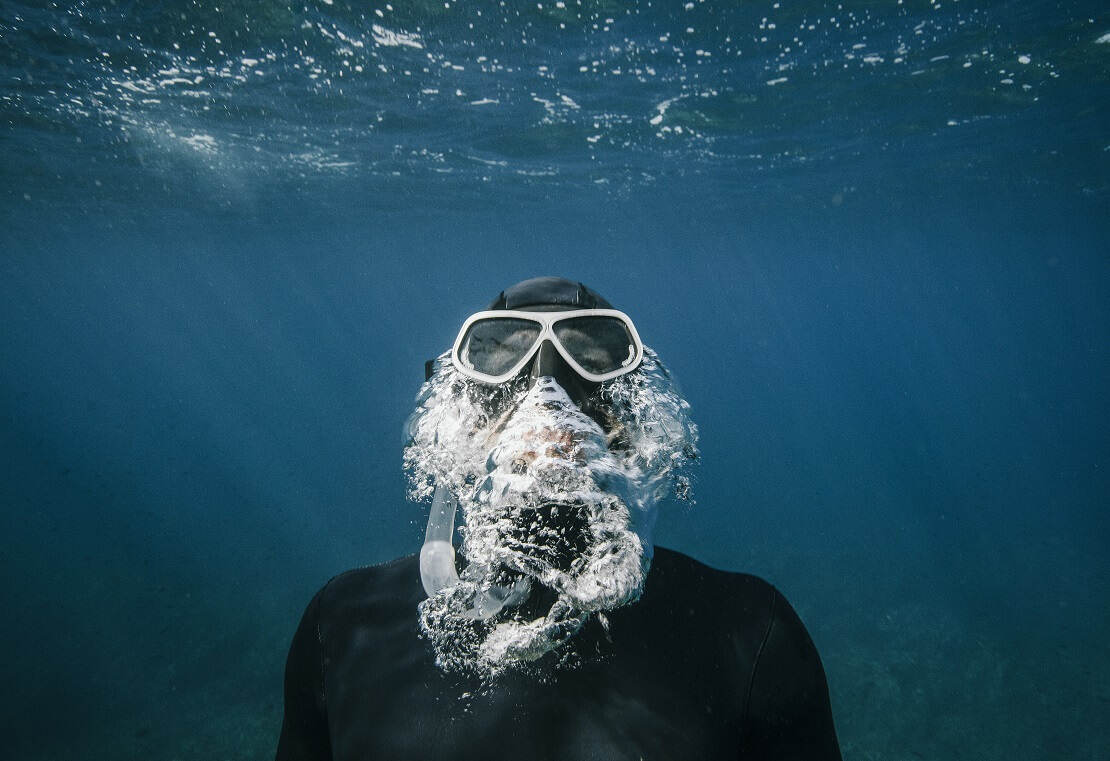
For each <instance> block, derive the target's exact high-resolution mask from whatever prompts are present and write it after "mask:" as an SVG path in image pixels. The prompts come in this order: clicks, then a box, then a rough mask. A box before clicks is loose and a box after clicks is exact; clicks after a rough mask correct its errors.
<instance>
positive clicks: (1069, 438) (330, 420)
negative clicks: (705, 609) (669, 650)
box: [0, 0, 1110, 761]
mask: <svg viewBox="0 0 1110 761" xmlns="http://www.w3.org/2000/svg"><path fill="white" fill-rule="evenodd" d="M0 53H2V55H0V125H2V132H0V227H2V229H3V231H4V233H3V235H2V236H0V570H2V577H0V581H2V583H0V609H2V610H3V622H4V625H3V627H0V652H3V653H5V654H6V657H5V658H3V660H2V664H0V684H3V685H5V689H4V690H3V691H2V693H0V735H2V736H3V737H4V751H3V755H4V757H5V758H12V759H35V760H37V759H73V758H90V759H91V758H111V759H120V758H135V759H194V758H195V759H211V758H226V759H255V758H259V759H261V758H268V757H271V756H272V754H273V750H274V747H275V745H276V739H277V731H278V726H279V723H280V717H281V676H282V669H283V666H284V657H285V652H286V649H287V648H288V645H289V641H290V639H291V637H292V633H293V629H294V627H295V625H296V623H297V621H298V620H299V617H300V615H301V612H302V611H303V608H304V605H305V604H306V603H307V601H308V600H309V598H310V597H311V595H312V594H313V592H314V591H315V590H316V589H317V588H318V587H319V586H320V585H321V584H323V583H324V582H325V581H326V580H327V579H328V578H329V577H330V576H331V575H333V574H335V573H337V572H339V571H341V570H344V569H346V568H350V567H354V566H359V565H365V564H368V563H376V562H381V561H385V560H388V559H391V558H394V557H397V556H400V555H406V554H409V553H412V552H415V551H417V550H418V548H419V546H420V542H421V540H422V537H423V530H424V522H425V520H426V518H427V511H428V506H427V505H422V504H414V503H409V502H407V501H406V500H405V486H406V484H405V478H404V474H403V472H402V466H401V450H402V445H403V438H402V429H403V426H404V422H405V419H406V418H407V417H408V415H409V413H410V412H411V410H412V407H413V404H414V399H415V396H416V393H417V391H418V390H419V388H420V384H421V382H422V381H423V377H424V376H423V363H424V361H425V360H427V359H429V358H432V357H434V356H436V355H438V354H439V353H440V352H442V351H443V350H445V349H446V348H448V347H449V346H450V343H451V341H452V340H453V339H454V336H455V332H456V331H457V330H458V327H459V325H461V323H462V321H463V320H464V319H465V318H466V317H467V316H468V315H469V314H470V313H472V312H473V311H476V310H477V309H480V308H483V307H484V306H485V305H486V304H487V303H488V302H489V301H490V300H491V299H492V298H493V297H494V296H496V295H497V293H498V291H500V290H501V289H502V288H504V287H506V286H507V285H510V284H512V283H514V282H516V281H518V280H521V279H523V278H526V277H532V276H535V275H541V274H554V275H561V276H564V277H570V278H574V279H578V280H581V281H583V282H585V283H586V284H588V285H590V286H591V287H593V288H595V289H597V290H598V291H599V292H601V293H602V294H604V295H605V296H606V298H608V299H609V300H610V301H612V302H613V304H614V305H615V306H617V307H618V308H620V309H623V310H625V311H626V312H628V313H629V314H630V315H631V316H632V317H633V319H634V320H635V321H636V325H637V328H638V330H639V333H640V335H641V336H642V337H643V339H644V342H645V343H646V344H647V345H649V346H651V347H652V348H654V349H655V350H656V351H657V352H658V353H659V356H660V357H661V358H662V359H663V360H664V361H665V362H666V364H667V366H668V367H669V368H670V369H671V371H672V372H673V373H674V376H675V377H676V378H677V380H678V382H679V384H680V386H681V388H682V390H683V392H684V393H685V395H686V398H687V399H688V400H689V402H690V405H691V415H692V417H693V418H694V420H695V421H696V423H697V425H698V427H699V431H700V443H699V447H700V450H701V458H700V462H699V463H698V464H697V466H696V467H695V468H694V470H693V488H692V496H693V498H694V500H695V502H694V503H693V504H686V503H682V502H676V501H673V500H672V501H671V502H669V503H666V504H664V505H663V506H662V508H661V515H660V520H659V525H658V528H657V530H656V541H657V543H658V544H659V545H662V546H667V547H671V548H674V549H677V550H680V551H683V552H686V553H687V554H690V555H692V556H693V557H695V558H697V559H699V560H702V561H703V562H706V563H709V564H711V565H714V566H717V567H721V568H727V569H732V570H741V571H747V572H752V573H757V574H759V575H762V576H764V577H766V578H767V579H769V580H770V581H772V582H773V583H774V584H776V585H777V586H778V587H779V588H780V589H781V590H782V591H783V592H784V593H785V594H786V595H787V597H788V598H789V599H790V600H791V602H792V603H793V605H794V606H795V608H796V609H797V610H798V611H799V613H800V614H801V616H802V618H803V620H804V621H805V622H806V625H807V626H808V628H809V630H810V632H811V634H812V636H813V638H814V640H815V642H816V643H817V646H818V648H819V650H820V651H821V654H822V657H823V659H824V663H825V668H826V671H827V673H828V677H829V683H830V689H831V693H832V701H833V711H834V715H835V717H836V721H837V727H838V732H839V736H840V740H841V745H842V747H843V749H844V752H845V756H846V757H847V758H857V759H911V758H912V759H937V760H938V761H939V760H941V759H945V760H947V759H960V758H964V759H970V758H980V759H1012V758H1023V759H1059V758H1069V759H1090V760H1094V759H1106V758H1108V757H1110V731H1108V730H1107V728H1106V722H1105V718H1106V716H1107V714H1108V710H1110V637H1108V633H1110V584H1108V583H1107V573H1108V571H1110V549H1108V548H1110V517H1108V511H1107V507H1108V506H1110V436H1108V433H1107V431H1108V430H1110V400H1108V394H1107V389H1108V388H1110V298H1108V295H1110V243H1108V241H1110V234H1108V233H1110V224H1108V223H1110V214H1108V212H1110V117H1108V111H1107V103H1110V12H1108V11H1107V9H1106V7H1105V4H1103V3H1095V2H1043V1H1037V2H1019V1H1018V0H1009V1H1005V2H992V3H985V2H979V3H976V2H966V1H965V0H958V1H957V0H940V1H939V2H924V1H919V0H905V1H904V2H903V1H902V0H891V1H890V2H875V1H867V2H849V1H847V0H843V1H842V2H813V3H793V2H787V1H786V0H779V1H778V2H775V1H774V0H766V1H745V2H712V1H709V0H706V1H705V2H698V1H694V2H685V3H683V2H661V1H660V0H651V1H650V2H648V0H641V1H640V2H633V1H631V0H629V1H627V2H621V1H619V0H581V1H579V0H562V1H561V2H550V1H549V0H540V1H539V2H527V3H525V2H509V1H508V0H505V2H500V0H467V1H466V2H463V1H462V0H437V1H436V2H432V1H431V0H427V1H426V2H424V1H405V0H393V2H392V3H385V2H376V1H375V0H370V1H368V2H365V3H363V2H346V1H345V0H307V2H297V3H288V2H265V1H263V2H257V1H255V2H243V0H227V2H223V3H219V4H209V3H197V2H189V1H186V0H167V1H166V2H158V3H139V2H123V1H122V0H120V1H116V2H113V1H111V0H98V1H95V2H94V1H91V0H90V1H87V2H76V3H51V2H14V1H11V0H5V1H3V2H0ZM724 604H727V601H722V605H724ZM414 615H415V613H414ZM1100 717H1102V718H1100Z"/></svg>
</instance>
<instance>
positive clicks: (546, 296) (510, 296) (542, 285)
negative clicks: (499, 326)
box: [489, 277, 613, 309]
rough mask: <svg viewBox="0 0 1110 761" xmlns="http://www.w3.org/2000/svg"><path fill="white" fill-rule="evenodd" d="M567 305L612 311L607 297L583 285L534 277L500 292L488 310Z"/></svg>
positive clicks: (564, 280) (550, 278)
mask: <svg viewBox="0 0 1110 761" xmlns="http://www.w3.org/2000/svg"><path fill="white" fill-rule="evenodd" d="M532 306H565V307H570V308H572V309H612V308H613V305H612V304H610V303H609V302H608V301H606V300H605V298H604V297H603V296H602V295H601V294H599V293H597V292H596V291H593V290H590V289H589V288H587V287H586V286H585V285H584V284H582V283H576V282H574V281H573V280H567V279H565V278H561V277H534V278H531V279H530V280H524V281H522V282H519V283H517V284H516V285H514V286H511V287H509V288H506V289H505V290H503V291H501V295H499V296H498V297H497V298H496V299H494V300H493V302H492V303H491V304H490V305H489V309H522V308H524V307H532Z"/></svg>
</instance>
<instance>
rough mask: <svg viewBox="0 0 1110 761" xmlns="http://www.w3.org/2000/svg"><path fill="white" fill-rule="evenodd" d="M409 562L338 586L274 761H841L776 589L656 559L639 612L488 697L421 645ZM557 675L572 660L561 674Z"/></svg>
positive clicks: (323, 609)
mask: <svg viewBox="0 0 1110 761" xmlns="http://www.w3.org/2000/svg"><path fill="white" fill-rule="evenodd" d="M424 597H425V594H424V590H423V588H422V587H421V584H420V573H419V569H418V563H417V559H416V557H415V556H411V557H407V558H403V559H401V560H397V561H394V562H392V563H388V564H386V565H381V566H375V567H371V568H362V569H358V570H354V571H348V572H347V573H344V574H341V575H339V576H337V577H335V578H334V579H332V580H331V581H330V582H328V584H327V585H326V586H325V587H324V588H323V589H321V590H320V591H319V592H318V593H317V594H316V596H315V597H314V598H313V599H312V602H311V603H309V606H308V609H307V610H306V612H305V614H304V618H303V619H302V621H301V624H300V627H299V628H298V629H297V632H296V634H295V635H294V638H293V644H292V647H291V648H290V651H289V660H288V663H287V664H286V673H285V718H284V721H283V724H282V729H281V739H280V741H279V743H278V751H277V758H278V760H279V761H293V760H295V759H296V760H300V759H335V761H370V760H371V759H387V760H388V761H404V760H406V759H413V760H414V761H415V760H417V759H418V760H419V761H434V760H435V759H482V760H483V761H486V760H487V759H488V760H493V759H514V761H519V760H520V759H529V760H532V759H537V760H544V759H552V760H554V759H559V760H560V761H564V760H569V761H575V760H577V759H598V760H599V761H600V760H602V759H604V761H617V760H619V759H645V760H647V761H655V760H657V759H681V760H682V761H690V760H697V759H768V760H770V759H799V760H804V761H822V760H823V759H839V758H840V749H839V747H838V745H837V740H836V732H835V731H834V729H833V721H832V714H831V711H830V707H829V693H828V687H827V684H826V682H825V673H824V670H823V669H822V667H821V660H820V658H819V657H818V654H817V650H816V648H815V647H814V645H813V642H812V640H811V639H810V637H809V635H808V634H807V633H806V630H805V628H804V627H803V626H802V622H801V621H800V620H799V619H798V616H797V614H795V612H794V610H793V609H792V608H791V607H790V605H789V604H788V603H787V602H786V600H785V599H784V598H783V597H782V595H780V594H779V593H778V591H777V590H776V589H775V588H774V587H772V586H771V585H770V584H768V583H767V582H765V581H763V580H762V579H759V578H757V577H755V576H750V575H747V574H737V573H726V572H723V571H717V570H714V569H711V568H708V567H707V566H704V565H702V564H701V563H698V562H697V561H694V560H692V559H690V558H688V557H686V556H685V555H681V554H679V553H676V552H672V551H670V550H665V549H662V548H659V549H657V550H656V552H655V559H654V561H653V562H652V567H651V572H650V574H649V576H648V579H647V583H646V585H645V588H644V593H643V596H642V597H641V598H640V600H639V601H637V602H635V603H632V604H631V605H627V606H625V607H622V608H618V609H616V610H612V611H609V612H608V613H606V614H605V618H606V619H607V620H608V629H607V630H606V627H605V626H604V624H603V623H602V621H601V620H600V619H599V617H597V616H592V617H591V618H590V620H589V621H588V622H587V624H586V625H585V626H584V627H583V628H582V630H581V631H579V632H578V634H577V635H575V637H573V638H572V639H571V642H570V644H569V646H568V647H569V649H570V650H571V651H572V652H571V653H570V654H569V655H568V654H567V653H566V652H565V651H564V652H559V653H548V654H547V655H545V656H544V657H543V658H542V659H540V660H539V661H538V662H537V663H535V664H532V665H531V666H529V667H528V668H527V669H524V670H511V671H510V672H509V673H507V674H504V675H502V676H500V677H498V679H497V680H496V682H495V683H494V684H492V685H490V686H483V685H482V684H481V683H480V682H479V681H478V680H477V679H474V678H470V677H466V676H462V675H459V674H453V673H444V672H443V671H442V670H440V669H439V668H438V667H437V666H436V665H435V662H434V658H433V654H432V648H431V646H430V645H429V643H428V642H427V641H425V640H422V639H421V638H420V635H419V627H418V624H417V614H416V606H417V604H418V603H419V602H420V601H421V600H423V599H424ZM560 661H563V662H562V663H560Z"/></svg>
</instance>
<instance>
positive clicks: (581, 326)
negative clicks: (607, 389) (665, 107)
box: [552, 316, 636, 375]
mask: <svg viewBox="0 0 1110 761" xmlns="http://www.w3.org/2000/svg"><path fill="white" fill-rule="evenodd" d="M552 330H553V331H554V332H555V337H556V338H558V339H559V343H561V344H562V345H563V348H564V349H566V350H567V352H568V353H569V354H570V355H571V356H572V357H574V359H575V361H576V362H578V364H580V365H582V369H584V370H585V371H586V372H590V373H596V374H597V375H601V374H603V373H611V372H613V371H614V370H619V369H621V368H622V367H627V366H628V364H629V363H630V362H632V360H633V359H635V358H636V342H635V340H634V339H633V338H632V334H631V333H630V332H629V331H628V327H627V326H625V324H624V322H623V321H622V320H620V319H618V318H616V317H601V316H590V317H568V318H566V319H564V320H559V321H558V322H557V323H555V325H554V326H553V327H552Z"/></svg>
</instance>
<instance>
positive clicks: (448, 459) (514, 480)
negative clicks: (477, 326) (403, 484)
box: [405, 350, 697, 676]
mask: <svg viewBox="0 0 1110 761" xmlns="http://www.w3.org/2000/svg"><path fill="white" fill-rule="evenodd" d="M586 406H587V407H589V408H590V409H591V410H592V411H594V416H591V415H588V414H586V412H584V411H583V410H581V409H580V408H579V407H578V406H577V405H576V404H575V403H574V402H572V401H571V400H570V398H569V397H568V396H567V395H566V392H565V391H564V390H563V389H562V388H561V387H560V386H559V385H558V384H557V383H556V382H555V381H554V380H553V379H550V378H543V379H540V380H539V381H537V383H536V384H535V385H534V386H533V388H531V389H529V388H528V387H527V384H526V383H524V382H523V381H522V382H519V383H510V384H504V385H501V386H497V387H491V386H487V385H484V384H480V383H476V382H474V381H471V380H470V379H468V378H465V377H464V376H462V375H461V374H459V373H458V372H457V371H455V369H454V367H453V366H452V364H451V362H450V359H449V358H447V357H446V356H445V357H441V358H440V359H439V360H438V361H437V365H436V371H435V373H434V374H433V376H432V378H431V379H430V380H429V381H428V383H426V384H425V386H424V388H423V389H422V390H421V393H420V396H419V398H418V406H417V409H416V411H415V412H414V413H413V415H412V416H411V417H410V419H409V422H408V425H407V433H408V439H409V443H408V446H407V447H406V449H405V467H406V470H407V472H408V475H409V484H410V496H411V497H413V498H414V499H418V500H425V501H426V500H428V499H430V498H431V496H432V495H433V493H434V492H435V490H436V489H437V488H439V489H447V490H449V491H450V493H451V494H452V495H453V496H454V497H455V498H457V499H458V503H459V506H460V508H461V509H462V514H463V526H462V527H460V530H459V532H460V534H461V535H462V537H463V543H462V548H461V552H462V554H463V556H464V557H465V558H466V561H467V565H466V567H465V569H464V570H463V571H462V573H461V574H460V576H459V579H458V582H457V583H455V584H452V585H449V586H448V587H446V588H444V589H440V590H439V591H438V592H436V593H435V594H433V595H432V597H430V598H429V599H428V600H426V601H425V602H424V603H422V604H421V610H420V612H421V627H422V630H423V633H424V634H425V636H426V637H427V638H428V639H429V640H430V641H431V643H432V645H433V647H434V648H435V651H436V657H437V662H438V663H439V664H440V666H441V667H443V668H446V669H450V670H462V671H471V672H475V673H479V674H481V675H485V676H496V674H498V673H499V672H500V671H502V670H504V669H505V668H509V667H512V666H514V665H520V664H524V663H528V662H530V661H533V660H535V659H537V658H539V657H541V656H543V655H544V654H545V653H548V652H551V651H553V650H556V649H558V648H560V647H561V646H562V645H564V644H565V643H566V642H568V641H569V640H570V639H571V638H572V637H573V635H574V634H575V633H576V632H577V631H578V630H579V629H580V628H581V626H582V625H583V624H584V623H585V621H586V620H588V618H589V616H590V615H591V614H593V613H598V612H601V611H604V610H609V609H612V608H616V607H619V606H621V605H624V604H627V603H629V602H632V601H634V600H636V599H637V598H638V597H639V595H640V593H641V592H642V590H643V585H644V581H645V579H646V577H647V572H648V569H649V566H650V561H651V557H652V536H651V535H652V528H653V526H654V524H655V517H656V511H657V505H658V503H659V501H660V499H661V498H662V497H663V496H665V495H666V493H667V491H668V490H669V489H673V490H674V491H675V493H676V494H677V495H678V496H679V497H681V498H687V497H688V493H689V481H688V479H687V477H686V475H685V474H684V472H683V471H684V470H685V468H686V466H687V464H688V463H689V462H691V461H692V460H693V459H695V458H696V455H697V449H696V442H697V429H696V427H695V426H694V424H693V423H692V422H691V421H690V419H689V417H688V414H687V412H688V405H687V404H686V402H685V401H684V400H683V399H682V398H681V396H680V395H679V394H678V391H677V389H676V388H675V386H674V384H673V383H672V382H671V380H670V377H669V375H668V374H667V372H666V370H665V369H664V368H663V367H662V365H661V364H660V363H659V360H658V358H657V357H656V356H655V354H654V353H653V352H651V351H650V350H645V355H644V362H643V365H642V366H641V368H640V369H639V370H638V371H637V372H634V373H630V374H628V375H626V376H622V377H621V378H618V379H616V380H614V381H610V382H608V383H606V384H603V386H602V387H601V388H600V389H599V390H598V391H597V392H596V393H595V396H594V397H593V398H592V399H591V400H590V401H589V403H588V404H587V405H586ZM595 418H600V419H601V422H600V423H599V421H598V419H595ZM602 423H604V425H602ZM489 600H498V601H503V603H504V604H500V603H499V604H498V605H495V606H489V605H488V604H487V601H489Z"/></svg>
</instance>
